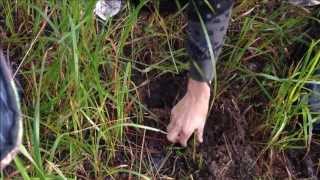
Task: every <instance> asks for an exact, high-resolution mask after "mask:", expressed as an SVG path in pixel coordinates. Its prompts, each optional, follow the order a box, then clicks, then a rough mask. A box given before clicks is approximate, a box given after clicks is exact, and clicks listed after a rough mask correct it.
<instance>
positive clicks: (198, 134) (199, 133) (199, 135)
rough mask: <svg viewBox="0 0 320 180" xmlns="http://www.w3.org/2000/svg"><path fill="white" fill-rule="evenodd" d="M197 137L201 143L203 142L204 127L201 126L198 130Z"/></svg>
mask: <svg viewBox="0 0 320 180" xmlns="http://www.w3.org/2000/svg"><path fill="white" fill-rule="evenodd" d="M196 137H197V141H198V142H199V143H203V128H199V129H197V130H196Z"/></svg>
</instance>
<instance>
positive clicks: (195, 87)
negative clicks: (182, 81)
mask: <svg viewBox="0 0 320 180" xmlns="http://www.w3.org/2000/svg"><path fill="white" fill-rule="evenodd" d="M187 93H189V94H190V95H191V96H193V97H196V98H205V99H208V100H209V98H210V87H209V86H208V83H207V82H201V81H197V80H193V79H191V78H190V79H189V81H188V89H187Z"/></svg>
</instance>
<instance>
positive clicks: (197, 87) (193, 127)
mask: <svg viewBox="0 0 320 180" xmlns="http://www.w3.org/2000/svg"><path fill="white" fill-rule="evenodd" d="M209 100H210V87H209V86H208V84H207V83H206V82H199V81H195V80H192V79H189V82H188V90H187V93H186V94H185V96H184V97H183V98H182V99H181V100H180V101H179V103H178V104H177V105H176V106H175V107H174V108H173V109H172V111H171V121H170V124H169V125H168V127H167V131H168V135H167V138H168V140H169V141H170V142H172V143H180V144H181V145H182V146H184V147H186V146H187V142H188V139H189V138H190V137H191V135H192V134H193V133H195V134H196V137H197V140H198V142H200V143H202V142H203V129H204V126H205V122H206V118H207V113H208V108H209Z"/></svg>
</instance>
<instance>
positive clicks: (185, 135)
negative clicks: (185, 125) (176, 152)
mask: <svg viewBox="0 0 320 180" xmlns="http://www.w3.org/2000/svg"><path fill="white" fill-rule="evenodd" d="M192 134H193V130H192V131H190V130H187V129H184V130H182V132H181V133H180V136H179V142H180V144H181V145H182V146H184V147H186V146H187V144H188V140H189V139H190V137H191V135H192Z"/></svg>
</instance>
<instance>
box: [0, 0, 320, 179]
mask: <svg viewBox="0 0 320 180" xmlns="http://www.w3.org/2000/svg"><path fill="white" fill-rule="evenodd" d="M155 4H156V3H151V4H150V3H149V4H148V5H147V6H144V8H143V9H142V10H137V9H136V11H134V9H135V8H134V6H132V5H131V4H129V3H128V4H126V5H125V8H124V10H123V11H122V13H121V14H120V15H118V16H117V17H115V18H114V19H113V20H112V21H111V22H109V23H107V24H103V22H101V21H99V20H97V19H95V18H94V16H93V15H92V9H93V6H94V2H80V3H79V1H76V0H75V1H66V0H64V1H61V2H55V1H48V3H44V2H36V1H34V2H33V1H32V2H29V1H24V0H21V1H17V2H12V1H6V0H4V1H0V38H1V42H0V43H1V45H2V46H3V47H4V48H5V49H8V51H7V54H9V57H10V59H11V62H12V64H13V66H14V67H15V68H16V69H17V68H18V66H19V64H21V67H19V73H18V74H17V76H16V77H17V78H18V79H19V80H20V82H21V87H22V89H24V94H23V98H22V110H23V114H24V119H25V120H24V127H25V136H24V144H23V145H24V147H25V151H24V152H23V154H21V155H20V156H19V157H18V158H17V159H16V160H15V162H14V163H12V165H11V166H9V167H8V168H7V169H6V170H5V171H4V174H1V175H3V177H4V178H6V179H12V178H17V179H19V178H22V177H23V178H25V179H28V178H43V179H46V178H53V179H57V178H60V179H61V178H74V177H76V178H78V179H139V178H140V179H245V180H247V179H299V178H309V179H317V178H319V177H320V174H319V173H320V172H319V168H320V167H319V165H320V163H319V162H320V161H319V157H320V151H319V148H320V145H319V138H318V136H317V135H316V134H312V131H311V130H308V129H310V128H309V127H310V126H312V117H313V116H311V115H310V114H311V113H310V111H308V110H309V107H308V106H307V105H306V104H305V103H304V100H303V99H304V97H306V94H307V90H306V89H305V88H303V87H305V84H306V82H305V81H313V80H314V81H315V80H319V78H318V77H315V76H314V75H313V73H312V72H314V70H315V69H317V68H319V64H320V63H319V61H320V53H319V52H320V51H319V45H315V46H312V43H311V42H312V40H313V41H314V42H316V41H317V40H319V39H320V38H319V37H320V34H319V32H320V29H319V27H320V25H319V20H318V21H317V20H315V19H317V18H319V16H320V15H319V13H318V12H319V9H316V8H314V9H310V10H307V9H301V8H298V7H293V6H290V5H288V4H286V3H283V2H281V1H270V2H260V1H255V0H246V1H241V2H238V3H236V5H235V9H234V12H233V19H232V22H231V27H230V28H229V32H228V37H227V39H226V45H225V47H224V50H223V53H222V55H221V57H220V60H219V66H218V69H217V71H218V76H217V86H216V89H215V88H213V91H215V92H212V94H214V96H213V97H212V104H211V109H210V113H209V116H208V120H207V125H206V130H205V138H204V143H203V144H201V145H199V144H197V143H196V142H195V141H194V140H193V139H192V140H190V142H189V146H188V148H182V147H179V146H177V145H172V144H170V143H169V142H168V141H167V140H166V135H165V132H164V131H165V130H166V126H167V124H168V122H169V120H170V110H171V108H172V107H173V106H174V105H175V104H176V103H177V102H178V101H179V99H181V97H182V96H183V95H184V93H185V90H186V83H187V77H188V73H187V69H188V67H187V65H186V62H188V56H187V53H186V51H185V49H184V39H185V33H184V30H185V27H186V17H185V15H184V12H185V9H184V8H183V7H184V6H183V5H182V7H181V9H180V11H179V10H176V9H172V8H168V7H167V6H161V9H160V11H158V8H157V7H156V5H155ZM79 9H80V10H79ZM136 15H138V16H136ZM311 17H312V18H311ZM48 19H50V20H51V21H47V20H48ZM309 51H310V56H307V54H308V52H309ZM302 59H303V60H302ZM309 72H310V74H311V75H308V73H309ZM300 75H301V76H300ZM305 78H307V79H305ZM141 125H144V126H141Z"/></svg>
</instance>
